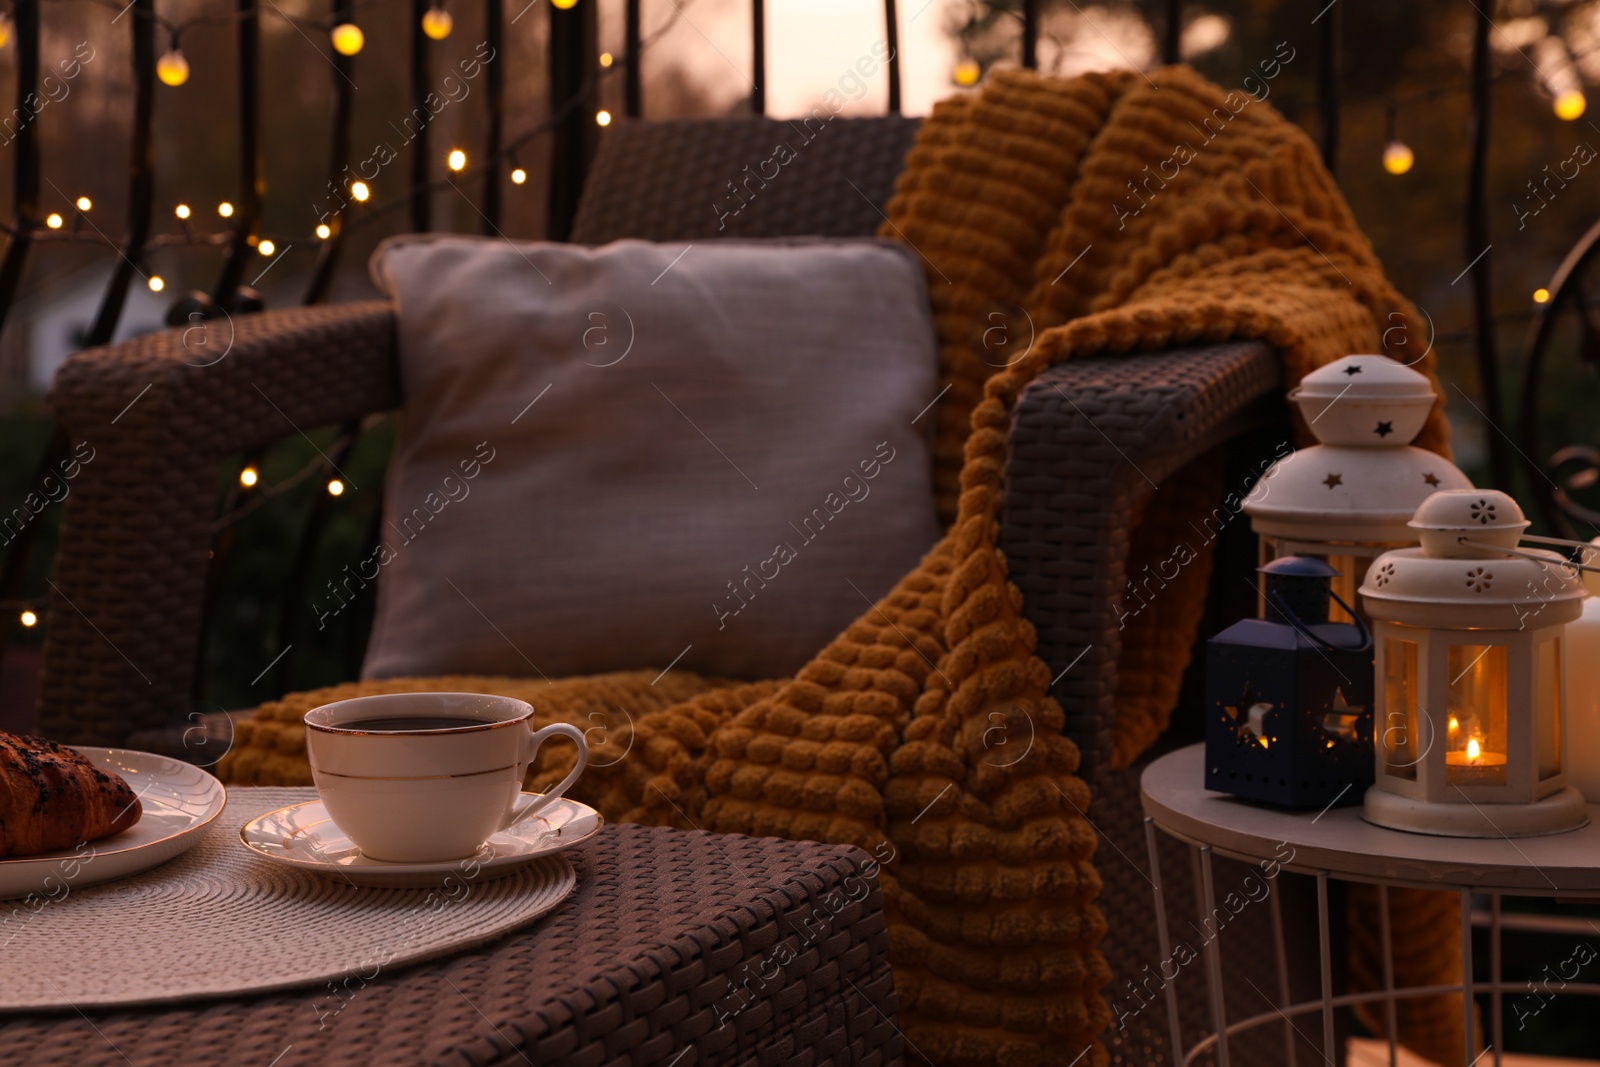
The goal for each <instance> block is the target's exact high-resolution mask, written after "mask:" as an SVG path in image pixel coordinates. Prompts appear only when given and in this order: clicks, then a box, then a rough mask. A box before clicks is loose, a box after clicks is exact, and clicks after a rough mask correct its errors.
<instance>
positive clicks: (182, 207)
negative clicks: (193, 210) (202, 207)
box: [172, 204, 189, 219]
mask: <svg viewBox="0 0 1600 1067" xmlns="http://www.w3.org/2000/svg"><path fill="white" fill-rule="evenodd" d="M172 213H173V214H174V215H176V216H178V217H179V218H180V219H186V218H188V217H189V205H188V204H179V205H178V206H177V207H175V208H173V209H172Z"/></svg>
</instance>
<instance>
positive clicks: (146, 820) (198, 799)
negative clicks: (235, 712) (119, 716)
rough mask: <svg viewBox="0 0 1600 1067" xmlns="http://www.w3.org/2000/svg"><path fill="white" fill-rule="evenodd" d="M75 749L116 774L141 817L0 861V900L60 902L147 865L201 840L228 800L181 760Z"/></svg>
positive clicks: (218, 784)
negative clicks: (89, 837)
mask: <svg viewBox="0 0 1600 1067" xmlns="http://www.w3.org/2000/svg"><path fill="white" fill-rule="evenodd" d="M73 748H75V749H76V750H77V751H79V752H81V753H82V754H83V755H84V756H85V757H87V758H88V760H89V762H90V763H93V764H94V765H95V766H96V767H99V768H100V769H101V770H104V771H112V772H115V773H116V774H120V775H121V776H122V777H123V779H124V780H126V781H127V783H128V785H129V786H131V787H132V789H133V793H134V796H136V797H138V798H139V804H140V806H141V808H142V809H143V814H142V815H140V816H139V821H138V822H136V823H134V824H133V825H132V826H130V827H128V828H127V829H126V830H124V831H122V832H121V833H120V834H113V835H112V836H110V837H102V838H100V839H99V840H98V841H89V842H87V843H85V844H82V845H79V846H77V847H76V848H64V849H60V850H58V851H55V852H41V853H39V854H38V855H34V856H12V857H9V858H6V859H0V900H8V899H12V898H15V897H28V896H29V895H30V894H33V895H36V896H37V898H38V899H39V900H44V901H48V900H58V899H60V898H61V897H62V896H64V895H66V894H68V893H70V892H71V891H72V890H73V889H77V888H81V887H83V886H89V885H95V884H96V883H98V882H109V881H111V880H112V879H113V878H125V877H127V876H128V875H130V874H137V873H138V872H140V871H144V870H149V869H150V868H151V867H154V866H156V865H157V864H158V863H165V862H166V861H167V860H170V859H172V857H174V856H176V855H178V854H179V853H182V852H187V851H188V850H189V849H191V848H193V847H194V846H195V845H197V844H199V843H200V837H201V835H202V834H204V833H205V831H206V828H207V827H209V826H210V825H211V821H212V820H213V819H215V818H216V817H217V816H218V815H220V814H222V808H223V806H224V805H225V804H226V803H227V801H228V794H227V790H225V789H223V788H222V783H221V782H219V781H217V779H216V778H214V777H212V776H211V775H210V774H209V773H208V772H206V771H204V770H201V769H200V768H199V767H195V766H192V765H191V764H188V763H184V762H182V761H180V760H175V759H171V758H169V757H167V756H157V755H154V754H152V753H149V752H130V751H128V750H127V749H123V748H91V747H90V746H88V745H74V746H73Z"/></svg>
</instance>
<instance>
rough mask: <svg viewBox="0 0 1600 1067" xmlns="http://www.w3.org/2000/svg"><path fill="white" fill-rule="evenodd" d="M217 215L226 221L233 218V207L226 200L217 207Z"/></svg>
mask: <svg viewBox="0 0 1600 1067" xmlns="http://www.w3.org/2000/svg"><path fill="white" fill-rule="evenodd" d="M217 214H218V215H221V216H222V217H223V218H225V219H231V218H233V205H232V204H230V203H228V202H227V201H226V200H224V201H223V202H222V203H220V204H218V205H217Z"/></svg>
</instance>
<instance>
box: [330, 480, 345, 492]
mask: <svg viewBox="0 0 1600 1067" xmlns="http://www.w3.org/2000/svg"><path fill="white" fill-rule="evenodd" d="M328 495H329V496H343V495H344V483H343V482H341V481H340V480H339V479H337V478H335V479H333V480H332V481H330V482H329V483H328Z"/></svg>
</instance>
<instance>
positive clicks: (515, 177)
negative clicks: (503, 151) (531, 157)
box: [511, 167, 528, 185]
mask: <svg viewBox="0 0 1600 1067" xmlns="http://www.w3.org/2000/svg"><path fill="white" fill-rule="evenodd" d="M527 180H528V172H527V171H525V170H523V169H522V168H521V167H518V168H516V169H515V170H513V171H512V172H511V182H512V184H514V185H521V184H522V183H523V182H525V181H527Z"/></svg>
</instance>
